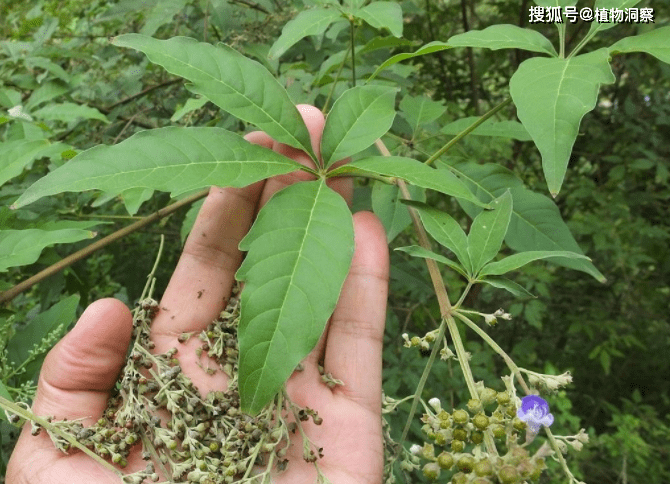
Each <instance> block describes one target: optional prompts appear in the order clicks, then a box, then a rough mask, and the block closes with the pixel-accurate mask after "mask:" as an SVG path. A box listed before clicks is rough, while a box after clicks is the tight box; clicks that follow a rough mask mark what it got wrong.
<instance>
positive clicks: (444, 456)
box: [437, 452, 454, 469]
mask: <svg viewBox="0 0 670 484" xmlns="http://www.w3.org/2000/svg"><path fill="white" fill-rule="evenodd" d="M437 464H438V465H439V466H440V467H441V468H442V469H451V468H452V466H453V465H454V458H453V457H452V455H451V454H450V453H448V452H442V453H441V454H440V455H438V456H437Z"/></svg>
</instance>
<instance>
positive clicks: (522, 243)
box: [437, 161, 606, 282]
mask: <svg viewBox="0 0 670 484" xmlns="http://www.w3.org/2000/svg"><path fill="white" fill-rule="evenodd" d="M437 167H438V168H439V169H448V170H450V171H453V172H454V173H457V174H458V176H459V177H461V179H463V180H464V181H465V183H467V184H468V186H469V187H470V189H471V190H472V192H474V193H475V194H476V195H477V196H478V197H479V198H480V199H481V200H482V201H487V202H489V201H491V200H492V199H494V198H496V197H499V196H501V195H502V194H503V193H505V191H506V190H507V189H509V190H510V193H511V194H512V200H513V206H512V218H511V220H510V224H509V228H508V229H507V235H506V236H505V243H506V244H507V246H508V247H510V248H511V249H512V250H515V251H517V252H526V251H535V250H550V251H561V250H565V251H570V252H575V253H578V254H582V253H583V252H582V250H581V249H580V248H579V245H578V244H577V241H576V240H575V238H574V237H573V236H572V234H571V233H570V229H569V228H568V226H567V224H566V223H565V222H564V221H563V218H562V217H561V213H560V211H559V210H558V207H557V206H556V204H555V203H554V202H553V201H552V200H551V199H550V198H549V197H546V196H544V195H541V194H539V193H535V192H533V191H531V190H529V189H528V188H526V187H525V186H524V184H523V182H522V181H521V180H520V179H519V178H517V177H516V176H515V175H514V174H513V173H512V172H511V171H509V170H508V169H507V168H504V167H502V166H500V165H499V164H494V163H488V164H485V165H482V164H479V163H473V162H462V163H457V164H455V165H447V164H445V163H443V162H442V161H438V162H437ZM459 203H460V205H461V206H462V207H463V209H464V210H465V211H466V212H467V214H468V215H469V216H470V217H473V218H474V217H476V216H477V214H478V213H479V212H481V208H479V207H477V206H475V205H472V204H470V203H468V202H464V201H462V200H459ZM549 262H551V263H554V264H558V265H561V266H564V267H569V268H571V269H575V270H578V271H583V272H586V273H587V274H590V275H591V276H593V277H594V278H595V279H597V280H598V281H600V282H605V281H606V279H605V276H603V274H602V273H601V272H600V271H599V270H598V269H597V268H596V267H595V266H594V265H593V263H592V262H590V261H588V260H585V259H568V258H565V257H556V258H551V259H549Z"/></svg>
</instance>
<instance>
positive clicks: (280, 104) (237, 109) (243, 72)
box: [112, 34, 316, 159]
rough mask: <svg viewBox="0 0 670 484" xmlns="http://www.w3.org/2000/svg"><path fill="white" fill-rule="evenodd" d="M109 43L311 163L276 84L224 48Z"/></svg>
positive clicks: (121, 39) (298, 124) (179, 40)
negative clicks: (136, 53)
mask: <svg viewBox="0 0 670 484" xmlns="http://www.w3.org/2000/svg"><path fill="white" fill-rule="evenodd" d="M112 43H113V44H114V45H117V46H119V47H130V48H132V49H136V50H139V51H141V52H144V53H145V54H146V56H147V57H148V58H149V60H150V61H151V62H153V63H155V64H159V65H161V66H163V67H164V68H165V69H166V70H167V71H168V72H170V73H172V74H175V75H177V76H181V77H183V78H185V79H188V80H189V81H191V82H192V83H193V85H192V86H190V87H189V90H190V91H191V92H194V93H197V94H201V95H203V96H205V97H206V98H207V99H209V100H210V101H212V102H213V103H214V104H216V105H217V106H219V107H220V108H221V109H223V110H225V111H228V112H229V113H230V114H232V115H233V116H237V117H238V118H240V119H242V120H244V121H247V122H249V123H252V124H255V125H256V126H258V128H260V129H261V130H263V131H265V132H266V133H267V134H268V135H270V136H271V137H272V138H274V139H275V140H276V141H279V142H280V143H284V144H287V145H290V146H293V147H294V148H299V149H302V150H304V151H306V152H307V153H309V154H310V156H312V158H314V159H316V157H315V156H314V152H313V150H312V144H311V141H310V136H309V132H308V131H307V126H305V122H304V121H303V119H302V116H300V113H299V112H298V109H297V108H296V107H295V106H294V105H293V103H292V102H291V100H290V98H289V96H288V93H287V92H286V90H285V89H284V88H283V87H282V86H281V84H279V82H278V81H277V80H276V79H275V78H274V77H273V76H272V74H270V72H269V71H268V70H267V69H265V67H263V66H262V65H261V64H259V63H258V62H256V61H253V60H251V59H248V58H247V57H244V56H243V55H242V54H240V53H239V52H237V51H235V50H234V49H232V48H230V47H228V46H227V45H225V44H219V45H218V46H216V47H215V46H213V45H211V44H206V43H203V42H198V41H197V40H195V39H191V38H188V37H173V38H171V39H169V40H157V39H152V38H150V37H145V36H143V35H140V34H125V35H120V36H118V37H116V38H115V39H114V41H113V42H112Z"/></svg>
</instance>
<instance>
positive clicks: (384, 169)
mask: <svg viewBox="0 0 670 484" xmlns="http://www.w3.org/2000/svg"><path fill="white" fill-rule="evenodd" d="M349 173H351V174H354V175H357V174H360V175H384V176H391V177H396V178H402V179H403V180H406V181H408V182H409V183H411V184H413V185H417V186H420V187H423V188H430V189H431V190H436V191H438V192H440V193H444V194H446V195H451V196H452V197H456V198H462V199H463V200H467V201H469V202H471V203H474V204H476V205H479V206H480V207H487V204H485V203H482V202H480V201H479V199H478V198H477V197H475V196H474V195H473V194H472V192H471V191H470V189H469V188H468V187H467V185H465V184H464V183H463V182H462V181H461V180H459V179H458V178H457V177H456V176H455V175H453V174H451V173H450V172H448V171H446V170H436V169H434V168H431V167H430V166H427V165H425V164H424V163H421V162H420V161H417V160H414V159H412V158H404V157H402V156H370V157H368V158H363V159H362V160H356V161H352V162H351V163H347V164H346V165H342V166H340V167H338V168H336V169H335V170H333V171H331V172H329V173H328V175H329V176H335V175H347V174H349Z"/></svg>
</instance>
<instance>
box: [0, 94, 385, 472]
mask: <svg viewBox="0 0 670 484" xmlns="http://www.w3.org/2000/svg"><path fill="white" fill-rule="evenodd" d="M301 112H302V114H303V117H305V121H306V123H307V126H308V128H309V130H310V133H311V134H312V140H313V144H314V145H315V148H318V145H319V139H320V134H321V131H322V129H323V118H322V116H320V112H319V111H317V110H315V109H314V108H306V107H302V108H301ZM248 139H249V140H250V141H252V142H255V143H258V144H261V145H264V146H266V147H272V148H274V149H276V150H277V151H280V152H282V153H283V154H285V155H287V156H291V157H293V158H294V159H297V160H298V161H300V162H302V163H307V161H306V155H304V153H302V152H298V151H297V150H294V149H292V148H288V147H286V146H283V145H276V144H274V143H273V142H272V140H270V139H269V138H268V137H267V136H266V135H264V134H263V133H252V134H251V135H248ZM305 175H306V174H305V173H300V174H298V175H293V174H291V175H285V176H282V177H276V178H275V179H271V180H268V181H266V182H259V183H257V184H255V185H252V186H250V187H247V188H244V189H225V190H221V189H216V188H213V189H212V191H211V192H210V195H209V197H208V199H207V200H206V202H205V204H204V205H203V208H202V209H201V211H200V214H199V216H198V220H197V221H196V223H195V225H194V227H193V230H192V232H191V236H190V237H189V240H188V241H187V243H186V246H185V248H184V254H183V255H182V257H181V259H180V261H179V264H178V266H177V268H176V270H175V273H174V275H173V277H172V279H171V281H170V284H169V285H168V288H167V289H166V291H165V294H164V297H163V299H162V301H161V304H160V306H161V308H165V310H161V312H160V313H159V315H158V316H157V317H156V320H155V321H154V325H153V326H152V339H153V341H154V343H155V344H156V351H158V352H164V351H167V350H168V349H169V348H171V347H178V348H180V351H179V353H178V355H177V357H178V359H179V362H180V365H181V367H182V369H183V371H184V373H185V374H186V375H188V376H189V377H190V378H191V379H192V380H193V382H194V384H195V385H196V387H197V388H198V389H199V390H200V391H201V394H203V395H205V394H206V393H207V392H208V391H210V390H219V389H225V388H226V387H227V378H226V377H225V375H224V374H223V373H221V372H219V373H217V374H215V375H207V374H206V373H205V372H203V370H202V369H201V368H199V367H198V364H197V357H196V356H195V351H194V348H192V350H193V351H191V350H190V349H189V345H188V343H187V344H186V345H180V344H179V343H178V341H177V336H178V335H179V334H181V333H182V332H191V331H200V330H202V329H203V327H204V326H206V325H207V324H208V323H209V322H210V321H212V320H213V319H215V318H216V317H217V316H218V313H219V312H220V310H221V309H222V308H221V301H223V300H224V296H227V295H229V294H230V290H231V287H232V284H233V276H234V272H235V270H236V268H237V267H238V266H239V263H240V262H241V257H242V255H241V254H240V253H239V252H238V250H237V245H238V243H239V240H241V238H242V237H243V236H244V234H245V233H246V232H247V231H248V229H249V227H250V225H251V222H252V219H253V216H254V212H255V211H256V210H257V208H258V207H260V206H262V205H263V204H264V203H265V202H266V201H267V200H268V199H269V198H270V196H271V195H272V194H273V193H274V192H276V191H277V190H279V189H281V188H282V187H283V186H285V185H287V184H290V183H293V182H295V181H296V179H303V177H304V176H305ZM331 186H332V187H333V188H334V189H336V190H337V191H339V192H340V193H341V194H342V195H343V196H344V197H345V199H347V200H348V201H350V199H351V182H350V181H343V180H334V183H333V184H332V185H331ZM354 226H355V232H356V252H355V254H354V260H353V262H352V268H351V271H350V274H349V276H348V278H347V281H346V282H345V286H344V288H343V291H342V294H341V297H340V301H339V303H338V306H337V308H336V310H335V313H334V315H333V317H332V318H331V321H330V322H329V327H328V329H327V330H326V332H325V333H324V336H323V337H322V339H321V341H320V342H319V344H318V345H317V347H316V348H315V349H314V351H313V352H312V353H311V354H310V355H309V356H308V357H307V359H306V360H305V362H304V367H305V368H304V371H302V372H296V373H294V375H293V376H292V377H291V379H290V380H289V382H288V384H287V389H288V393H289V396H290V398H291V399H292V400H293V401H294V402H295V403H297V404H298V405H300V406H303V407H304V406H307V407H310V408H313V409H315V410H317V411H318V412H319V416H320V417H321V418H322V419H323V424H322V425H320V426H316V425H314V424H313V423H311V422H305V423H303V428H304V429H305V432H306V434H307V436H308V437H309V438H310V440H311V441H312V442H314V443H315V444H317V445H319V446H320V447H323V448H324V457H323V458H322V459H320V460H319V468H320V469H321V472H322V473H323V474H324V475H325V476H326V477H327V478H328V479H329V480H330V481H331V482H332V483H333V484H346V483H370V484H373V483H374V484H376V483H378V482H380V481H381V475H382V465H383V449H382V433H381V416H380V410H381V401H380V399H381V344H382V337H383V325H384V319H385V304H386V293H387V283H388V282H387V281H388V253H387V248H386V242H385V235H384V231H383V228H382V227H381V224H380V223H379V222H378V220H377V219H376V218H375V217H374V216H372V215H371V214H368V213H359V214H356V215H355V216H354ZM202 289H204V291H203V290H202ZM131 325H132V319H131V316H130V312H129V311H128V309H127V308H126V307H125V306H124V305H123V304H122V303H120V302H119V301H117V300H113V299H104V300H101V301H98V302H96V303H94V304H92V305H91V306H89V308H88V309H87V310H86V312H85V313H84V314H83V315H82V317H81V318H80V320H79V322H78V323H77V325H76V327H75V329H73V331H71V332H70V333H69V334H68V335H67V337H66V338H64V339H63V340H62V341H61V342H60V343H59V344H58V345H57V346H56V347H55V348H54V349H53V350H52V351H51V352H50V353H49V355H48V356H47V358H46V360H45V363H44V366H43V369H42V372H41V374H40V381H39V386H38V392H37V396H36V399H35V402H34V405H33V411H34V412H35V413H36V414H38V415H55V416H56V417H57V418H68V419H74V418H81V417H84V418H85V420H84V423H85V424H90V423H92V422H93V421H95V420H96V419H97V418H98V417H99V416H100V415H101V414H102V412H103V410H104V408H105V404H106V400H107V397H108V394H109V391H110V390H111V388H112V387H113V385H114V383H115V381H116V377H117V375H118V371H119V369H120V368H121V366H122V365H123V363H124V359H125V353H126V348H127V347H128V343H129V340H130V328H131ZM321 360H322V361H323V362H324V366H325V368H326V371H327V372H330V373H332V374H333V375H334V376H335V377H336V378H338V379H341V380H343V381H344V382H345V385H344V386H343V387H339V386H338V387H335V388H334V389H330V388H328V387H327V386H325V385H324V384H323V383H322V381H321V377H320V374H319V372H318V369H317V362H318V361H321ZM26 427H29V426H26ZM29 434H30V428H24V430H23V433H22V435H21V438H20V439H19V441H18V442H17V446H16V448H15V451H14V453H13V455H12V458H11V459H10V463H9V466H8V472H7V482H9V483H11V484H27V483H31V484H37V483H42V482H44V483H46V482H49V483H55V484H60V483H62V484H66V483H67V484H70V483H72V482H73V479H75V482H79V481H81V482H97V483H107V482H109V483H117V482H118V477H117V476H115V475H114V473H112V472H111V471H109V470H107V469H104V468H102V467H101V466H100V465H99V464H97V463H96V462H95V461H93V460H91V459H90V458H89V457H88V456H86V455H84V454H82V453H78V452H77V453H73V454H72V455H64V454H62V453H61V452H60V451H58V450H56V449H55V448H54V447H53V444H52V443H51V442H50V439H49V438H48V436H46V435H44V433H43V434H42V435H40V436H38V437H32V436H31V435H29ZM136 449H137V450H135V451H134V452H132V453H131V455H130V456H129V459H128V467H127V470H128V471H130V472H133V471H136V470H140V469H143V468H144V467H145V462H144V461H142V459H141V455H140V451H139V447H137V448H136ZM302 452H303V451H302V438H301V437H300V436H299V435H297V434H296V435H293V436H292V445H291V447H290V448H289V451H288V454H287V458H288V459H289V461H290V463H289V466H288V468H287V470H286V471H285V472H282V473H279V474H277V475H274V476H273V482H275V483H278V484H281V483H289V482H290V483H291V484H302V483H305V484H308V483H313V482H315V479H316V470H315V467H314V465H313V464H311V463H307V462H305V461H304V460H303V459H302Z"/></svg>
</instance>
